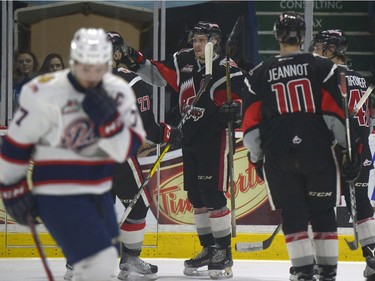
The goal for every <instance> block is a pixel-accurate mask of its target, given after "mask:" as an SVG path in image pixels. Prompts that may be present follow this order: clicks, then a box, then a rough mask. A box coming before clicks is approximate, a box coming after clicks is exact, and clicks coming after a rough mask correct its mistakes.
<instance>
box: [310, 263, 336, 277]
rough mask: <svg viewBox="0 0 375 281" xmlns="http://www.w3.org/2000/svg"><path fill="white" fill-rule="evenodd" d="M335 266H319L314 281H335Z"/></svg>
mask: <svg viewBox="0 0 375 281" xmlns="http://www.w3.org/2000/svg"><path fill="white" fill-rule="evenodd" d="M336 272H337V266H333V265H319V266H318V272H317V274H316V276H315V278H316V279H315V280H316V281H336Z"/></svg>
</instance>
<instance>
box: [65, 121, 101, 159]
mask: <svg viewBox="0 0 375 281" xmlns="http://www.w3.org/2000/svg"><path fill="white" fill-rule="evenodd" d="M94 127H95V126H94V124H93V123H92V122H91V121H90V120H89V119H87V118H79V119H76V120H74V121H73V122H71V123H69V124H67V126H66V127H65V129H64V135H63V138H62V143H63V146H64V147H67V148H70V149H72V150H74V151H76V152H80V151H81V150H83V149H85V148H86V147H88V146H90V145H92V144H93V143H95V142H96V140H97V139H96V136H95V131H94Z"/></svg>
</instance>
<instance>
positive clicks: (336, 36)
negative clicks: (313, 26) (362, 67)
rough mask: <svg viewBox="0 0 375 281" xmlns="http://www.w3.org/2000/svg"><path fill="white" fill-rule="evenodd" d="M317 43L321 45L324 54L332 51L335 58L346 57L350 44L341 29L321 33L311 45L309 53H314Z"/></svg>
mask: <svg viewBox="0 0 375 281" xmlns="http://www.w3.org/2000/svg"><path fill="white" fill-rule="evenodd" d="M316 43H321V44H322V47H323V52H324V51H326V50H328V49H330V50H331V51H332V52H333V55H334V56H337V55H341V56H345V55H346V50H347V48H348V42H347V40H346V37H345V34H344V32H343V31H342V30H341V29H329V30H321V31H319V32H318V33H317V34H316V35H315V36H314V38H313V40H312V41H311V43H310V47H309V51H310V52H312V51H313V50H314V47H315V45H316Z"/></svg>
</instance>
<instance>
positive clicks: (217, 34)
mask: <svg viewBox="0 0 375 281" xmlns="http://www.w3.org/2000/svg"><path fill="white" fill-rule="evenodd" d="M192 32H193V34H194V33H196V34H204V35H207V37H208V40H211V39H212V38H214V39H216V40H217V41H218V43H219V42H220V39H221V29H220V27H219V25H218V24H216V23H210V22H206V21H200V22H198V23H197V24H196V25H195V26H194V27H193V30H192Z"/></svg>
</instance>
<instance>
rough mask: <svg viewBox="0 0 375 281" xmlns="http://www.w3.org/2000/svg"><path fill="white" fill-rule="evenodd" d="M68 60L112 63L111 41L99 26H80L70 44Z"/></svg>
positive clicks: (93, 63) (84, 62)
mask: <svg viewBox="0 0 375 281" xmlns="http://www.w3.org/2000/svg"><path fill="white" fill-rule="evenodd" d="M70 60H71V64H72V63H73V62H75V61H76V62H80V63H83V64H91V65H95V64H105V63H108V65H112V43H111V42H110V41H109V40H108V36H107V33H106V32H105V31H104V30H103V29H101V28H98V29H96V28H81V29H79V30H77V31H76V33H75V34H74V37H73V40H72V42H71V44H70Z"/></svg>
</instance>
